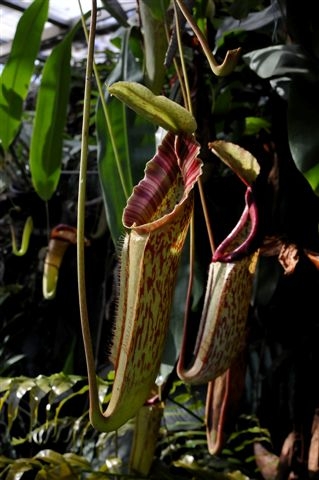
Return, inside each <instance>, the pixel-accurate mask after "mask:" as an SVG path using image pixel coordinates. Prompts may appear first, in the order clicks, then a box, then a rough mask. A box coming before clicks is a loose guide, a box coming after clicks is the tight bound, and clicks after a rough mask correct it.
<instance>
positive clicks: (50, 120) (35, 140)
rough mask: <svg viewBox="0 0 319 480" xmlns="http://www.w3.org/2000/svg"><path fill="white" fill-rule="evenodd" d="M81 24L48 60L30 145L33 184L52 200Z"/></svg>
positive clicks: (44, 69) (41, 194) (57, 176)
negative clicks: (75, 40)
mask: <svg viewBox="0 0 319 480" xmlns="http://www.w3.org/2000/svg"><path fill="white" fill-rule="evenodd" d="M80 25H81V24H80V23H77V24H76V25H75V26H74V27H73V29H72V30H71V31H70V32H69V33H68V35H66V37H65V38H64V39H63V41H62V42H61V43H59V44H58V45H57V46H56V47H55V48H54V49H53V50H52V53H51V55H50V56H49V58H48V59H47V61H46V63H45V65H44V68H43V73H42V80H41V85H40V88H39V92H38V97H37V104H36V113H35V119H34V127H33V132H32V139H31V147H30V171H31V178H32V183H33V186H34V188H35V190H36V192H37V193H38V195H39V196H40V197H41V198H42V200H45V201H46V200H49V199H50V198H51V196H52V195H53V193H54V192H55V190H56V188H57V185H58V182H59V179H60V174H61V160H62V147H63V132H64V128H65V123H66V115H67V108H68V99H69V87H70V77H71V65H70V60H71V47H72V40H73V37H74V34H75V33H76V31H77V30H78V28H79V26H80Z"/></svg>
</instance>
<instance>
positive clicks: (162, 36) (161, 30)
mask: <svg viewBox="0 0 319 480" xmlns="http://www.w3.org/2000/svg"><path fill="white" fill-rule="evenodd" d="M166 3H167V2H166ZM163 7H164V5H163V2H149V1H147V0H141V1H140V2H139V13H140V18H141V22H142V31H143V35H144V49H145V81H146V85H147V86H148V87H149V88H150V89H151V90H152V92H153V93H155V94H159V93H160V92H161V90H162V87H163V82H164V78H165V74H166V68H165V66H164V63H165V62H164V60H165V54H166V50H167V47H168V42H167V36H166V31H165V21H166V20H165V13H166V12H165V9H164V8H163Z"/></svg>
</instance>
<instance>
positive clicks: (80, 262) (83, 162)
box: [77, 0, 102, 417]
mask: <svg viewBox="0 0 319 480" xmlns="http://www.w3.org/2000/svg"><path fill="white" fill-rule="evenodd" d="M96 11H97V7H96V0H92V11H91V25H90V32H89V37H88V55H87V63H86V73H85V88H84V102H83V123H82V140H81V158H80V173H79V193H78V219H77V245H78V249H77V271H78V291H79V307H80V317H81V328H82V336H83V343H84V350H85V357H86V362H87V371H88V382H89V386H90V389H89V397H90V414H91V412H92V411H93V412H95V415H100V416H101V417H102V413H101V406H100V401H99V396H98V385H97V379H96V374H95V362H94V354H93V347H92V340H91V333H90V328H89V320H88V308H87V300H86V286H85V258H84V231H85V198H86V174H87V158H88V139H89V123H90V122H89V121H90V103H91V78H92V72H93V57H94V38H95V29H96Z"/></svg>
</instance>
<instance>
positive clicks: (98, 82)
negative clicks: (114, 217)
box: [78, 0, 133, 199]
mask: <svg viewBox="0 0 319 480" xmlns="http://www.w3.org/2000/svg"><path fill="white" fill-rule="evenodd" d="M78 2H79V6H80V10H81V19H82V26H83V31H84V35H85V37H86V40H87V43H89V35H88V31H87V28H86V25H85V20H84V15H83V10H82V7H81V0H78ZM92 68H93V72H94V76H95V81H96V85H97V89H98V92H99V95H100V99H101V105H102V109H103V113H104V117H105V121H106V125H107V130H108V133H109V136H110V140H111V144H112V149H113V152H114V157H115V161H116V166H117V171H118V174H119V177H120V181H121V184H122V188H123V192H124V195H125V198H126V199H128V197H129V195H130V193H129V192H131V191H132V189H133V180H132V177H131V173H130V172H129V174H130V178H129V179H128V185H127V184H126V181H125V178H124V173H123V169H122V166H121V161H120V157H119V153H118V149H117V146H116V141H115V138H114V135H113V129H112V124H111V119H110V115H109V112H108V108H107V105H106V101H105V98H104V92H103V87H102V84H101V80H100V77H99V72H98V69H97V66H96V63H95V62H94V57H93V63H92ZM123 109H125V106H124V105H123Z"/></svg>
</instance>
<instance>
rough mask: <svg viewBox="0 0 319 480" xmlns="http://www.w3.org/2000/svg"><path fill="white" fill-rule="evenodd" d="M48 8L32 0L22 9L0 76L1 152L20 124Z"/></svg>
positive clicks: (44, 2)
mask: <svg viewBox="0 0 319 480" xmlns="http://www.w3.org/2000/svg"><path fill="white" fill-rule="evenodd" d="M48 5H49V0H34V2H32V3H31V5H30V6H29V7H28V8H27V9H26V10H25V12H24V13H23V15H22V16H21V18H20V20H19V23H18V25H17V29H16V33H15V36H14V39H13V43H12V49H11V52H10V55H9V58H8V61H7V63H6V64H5V66H4V69H3V71H2V74H1V77H0V84H1V85H0V143H1V145H2V147H3V149H4V150H8V148H9V146H10V145H11V143H12V142H13V140H14V138H15V136H16V134H17V132H18V129H19V126H20V123H21V116H22V112H23V102H24V100H25V98H26V96H27V93H28V89H29V83H30V79H31V76H32V73H33V70H34V62H35V60H36V57H37V54H38V51H39V47H40V42H41V34H42V30H43V26H44V23H45V21H46V19H47V16H48Z"/></svg>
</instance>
